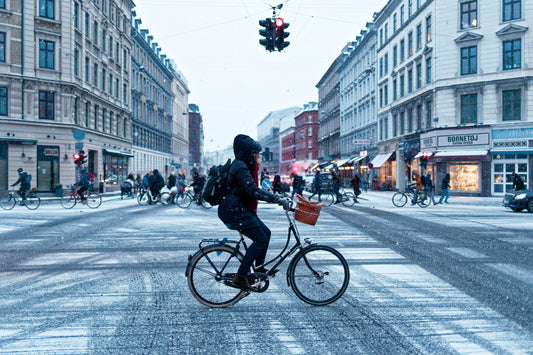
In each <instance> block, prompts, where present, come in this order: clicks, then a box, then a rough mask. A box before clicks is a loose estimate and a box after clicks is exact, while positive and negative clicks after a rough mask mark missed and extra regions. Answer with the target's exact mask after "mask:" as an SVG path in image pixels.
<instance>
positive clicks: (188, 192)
mask: <svg viewBox="0 0 533 355" xmlns="http://www.w3.org/2000/svg"><path fill="white" fill-rule="evenodd" d="M174 201H175V203H176V204H177V205H178V206H179V207H181V208H189V206H190V205H191V203H192V202H193V201H196V204H198V205H201V206H202V207H203V208H205V209H210V208H213V206H212V205H211V204H210V203H209V202H207V201H206V200H204V199H203V198H202V194H201V193H200V194H195V193H194V191H193V189H192V188H191V186H187V187H186V188H185V192H182V193H181V194H179V195H177V196H176V198H175V199H174Z"/></svg>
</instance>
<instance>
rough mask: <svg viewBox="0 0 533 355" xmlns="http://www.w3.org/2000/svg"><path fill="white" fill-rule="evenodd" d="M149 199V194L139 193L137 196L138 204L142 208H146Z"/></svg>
mask: <svg viewBox="0 0 533 355" xmlns="http://www.w3.org/2000/svg"><path fill="white" fill-rule="evenodd" d="M149 198H150V196H149V195H148V192H139V194H138V195H137V203H138V204H139V205H141V206H146V205H147V204H148V199H149Z"/></svg>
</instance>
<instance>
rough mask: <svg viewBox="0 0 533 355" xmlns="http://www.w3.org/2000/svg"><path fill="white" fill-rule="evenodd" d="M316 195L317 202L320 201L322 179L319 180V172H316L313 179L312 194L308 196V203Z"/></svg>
mask: <svg viewBox="0 0 533 355" xmlns="http://www.w3.org/2000/svg"><path fill="white" fill-rule="evenodd" d="M316 194H318V201H319V202H320V201H322V179H321V178H320V171H319V170H317V171H316V173H315V177H314V178H313V194H312V195H311V196H309V201H311V199H312V198H313V196H315V195H316Z"/></svg>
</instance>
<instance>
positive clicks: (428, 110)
mask: <svg viewBox="0 0 533 355" xmlns="http://www.w3.org/2000/svg"><path fill="white" fill-rule="evenodd" d="M431 107H432V102H431V101H427V102H426V128H431Z"/></svg>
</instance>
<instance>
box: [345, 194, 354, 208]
mask: <svg viewBox="0 0 533 355" xmlns="http://www.w3.org/2000/svg"><path fill="white" fill-rule="evenodd" d="M342 204H343V205H344V206H346V207H352V206H353V205H354V204H355V195H354V194H353V193H351V192H345V193H343V194H342Z"/></svg>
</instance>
